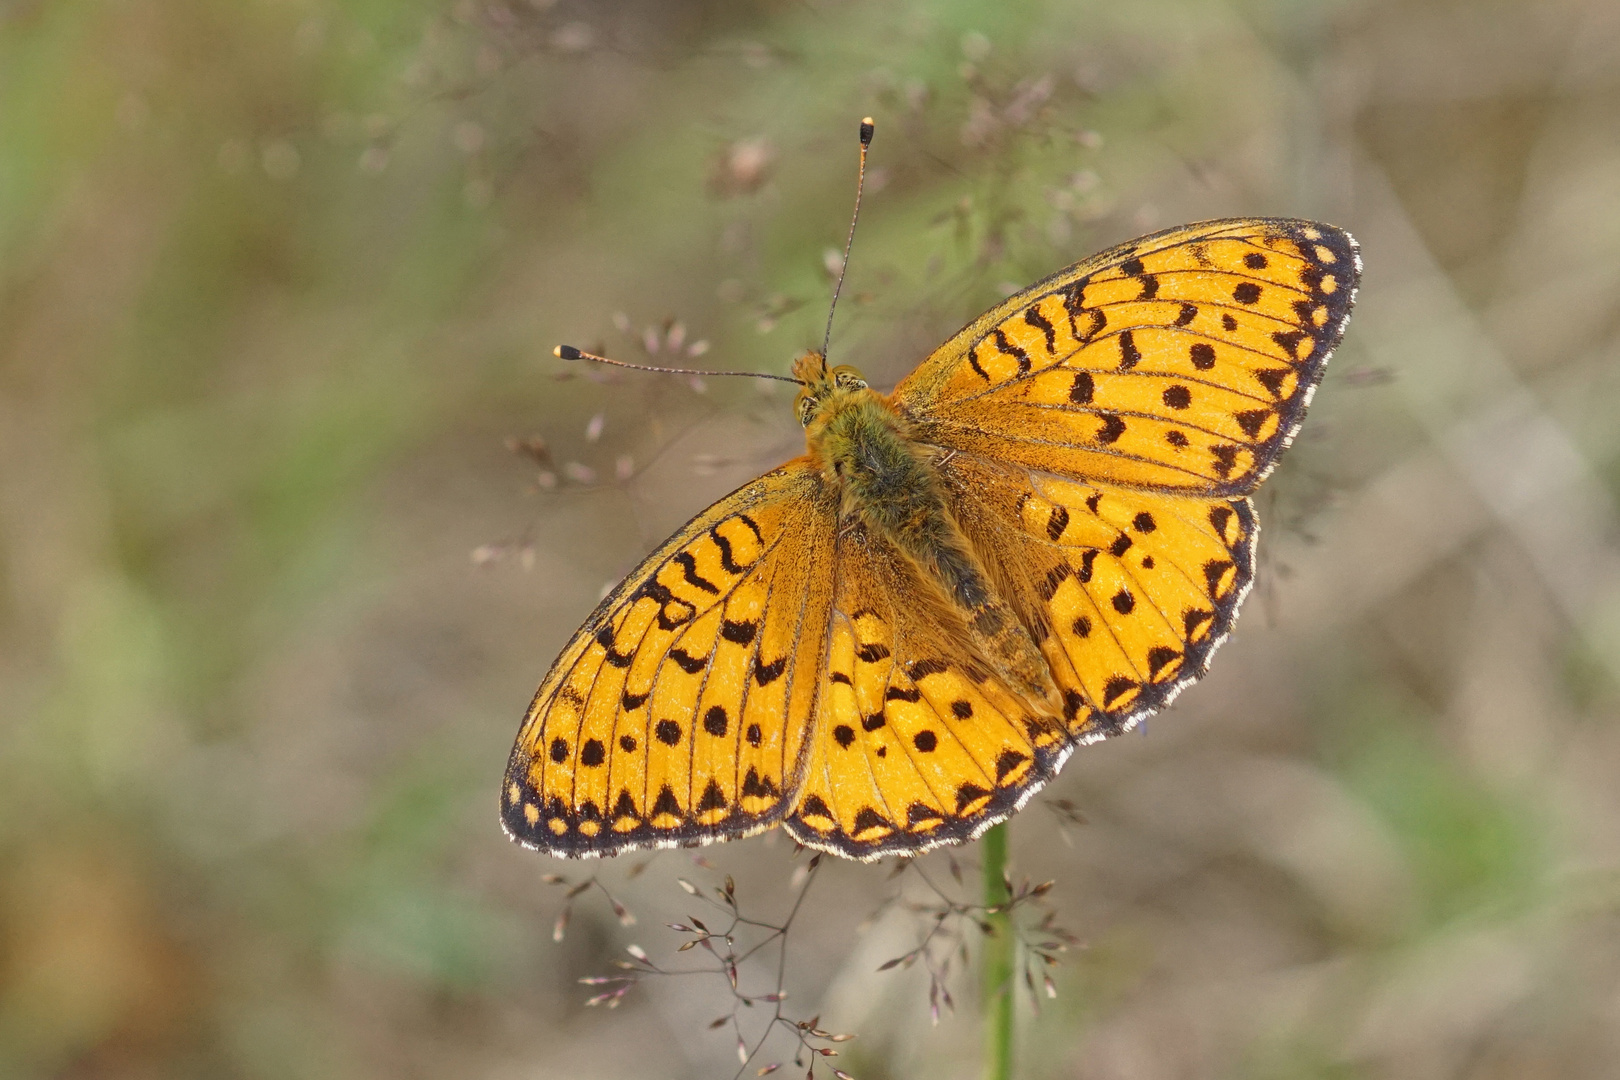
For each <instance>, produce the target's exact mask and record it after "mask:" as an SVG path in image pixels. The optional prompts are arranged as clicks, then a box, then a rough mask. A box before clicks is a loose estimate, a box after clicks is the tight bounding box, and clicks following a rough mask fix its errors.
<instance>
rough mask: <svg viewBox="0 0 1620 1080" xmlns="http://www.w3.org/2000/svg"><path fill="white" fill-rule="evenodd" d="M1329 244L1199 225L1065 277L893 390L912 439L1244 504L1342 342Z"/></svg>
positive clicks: (1239, 226)
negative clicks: (1237, 497) (1238, 497)
mask: <svg viewBox="0 0 1620 1080" xmlns="http://www.w3.org/2000/svg"><path fill="white" fill-rule="evenodd" d="M1360 273H1361V260H1360V256H1359V254H1358V252H1357V249H1356V244H1355V241H1354V240H1353V239H1352V238H1351V237H1350V234H1348V233H1346V232H1344V231H1343V230H1342V229H1338V228H1335V227H1333V226H1331V225H1324V224H1321V223H1319V222H1311V221H1296V220H1292V219H1283V218H1252V219H1234V220H1225V221H1210V222H1204V223H1202V224H1197V225H1188V226H1183V227H1181V228H1177V229H1170V230H1167V231H1165V232H1161V233H1155V234H1154V235H1152V236H1147V237H1143V238H1141V239H1139V240H1133V241H1131V242H1130V243H1127V244H1122V245H1120V246H1118V247H1115V248H1111V249H1109V250H1108V251H1105V252H1102V253H1101V254H1099V255H1095V256H1093V257H1091V258H1089V259H1086V260H1084V261H1082V262H1079V263H1076V264H1075V265H1074V266H1071V267H1069V268H1068V269H1067V270H1064V271H1062V272H1060V273H1058V274H1055V275H1053V276H1052V277H1049V278H1047V279H1046V280H1044V281H1041V282H1038V283H1036V284H1035V285H1032V286H1030V287H1029V288H1028V289H1025V290H1024V291H1022V292H1020V293H1018V294H1017V295H1015V296H1013V297H1011V298H1009V299H1008V300H1007V301H1005V302H1004V303H1002V304H999V305H997V306H996V307H995V308H993V309H992V310H990V311H989V312H987V313H986V314H984V315H983V316H981V317H980V318H978V319H976V320H975V321H974V322H973V323H971V324H969V325H968V326H967V327H965V328H964V329H963V330H961V331H960V332H959V333H957V334H956V335H955V336H954V337H952V338H951V339H950V340H949V341H948V342H946V343H945V344H944V345H942V346H940V348H939V349H937V350H935V352H934V353H933V355H931V356H930V357H929V358H928V359H927V360H925V361H924V362H923V364H922V365H921V366H919V367H918V368H917V370H916V371H914V372H913V373H912V374H911V375H909V376H908V377H907V378H906V379H905V380H904V381H902V382H901V383H900V385H899V386H898V387H897V388H896V389H895V392H894V395H893V398H892V400H893V401H894V403H895V404H896V406H897V407H898V408H899V409H900V411H901V412H902V413H903V414H904V415H906V416H907V417H909V418H911V420H912V421H913V424H914V428H915V437H916V438H917V439H918V440H919V441H922V442H927V443H932V444H935V445H937V446H941V447H945V448H948V449H954V450H960V451H964V452H968V453H972V454H977V455H980V456H983V457H987V458H994V459H998V460H1003V461H1009V462H1016V463H1018V464H1020V465H1023V466H1026V467H1028V468H1032V469H1038V470H1043V471H1046V472H1052V473H1058V474H1061V475H1065V476H1073V477H1078V478H1084V479H1086V480H1090V481H1095V482H1100V483H1112V484H1117V485H1122V486H1127V487H1132V488H1139V489H1147V490H1153V491H1164V492H1183V493H1187V494H1198V495H1205V496H1213V497H1230V496H1234V495H1244V494H1247V493H1249V492H1251V491H1253V490H1254V488H1255V486H1256V485H1257V484H1259V483H1260V481H1261V480H1263V479H1264V478H1265V476H1266V474H1267V473H1268V472H1269V471H1270V470H1271V468H1272V466H1273V465H1275V464H1276V461H1277V458H1278V456H1279V455H1280V454H1281V453H1282V451H1283V449H1284V448H1285V447H1286V446H1287V445H1288V443H1289V441H1290V440H1291V439H1292V438H1293V435H1294V432H1295V431H1296V430H1297V429H1298V427H1299V424H1300V421H1301V420H1302V419H1303V418H1304V414H1305V408H1306V406H1307V405H1308V404H1309V403H1310V399H1311V394H1312V391H1313V390H1314V389H1315V387H1316V384H1317V383H1318V381H1320V379H1321V377H1322V373H1323V370H1324V367H1325V365H1326V363H1327V359H1328V356H1329V354H1330V353H1331V352H1332V351H1333V349H1334V347H1335V346H1336V345H1337V344H1338V342H1339V338H1340V337H1341V336H1342V335H1343V333H1344V327H1345V323H1346V320H1347V319H1348V317H1349V314H1350V308H1351V305H1352V303H1353V302H1354V299H1355V292H1356V286H1357V283H1358V281H1359V278H1360Z"/></svg>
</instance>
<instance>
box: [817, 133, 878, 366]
mask: <svg viewBox="0 0 1620 1080" xmlns="http://www.w3.org/2000/svg"><path fill="white" fill-rule="evenodd" d="M876 130H877V127H876V125H874V124H873V123H872V118H871V117H870V116H868V117H864V118H863V119H862V120H861V168H860V172H858V173H856V174H855V213H853V214H851V215H850V218H849V236H848V237H847V238H846V239H845V240H844V261H843V262H841V263H839V264H838V283H837V284H836V285H834V286H833V297H832V303H831V304H830V305H829V306H828V308H827V332H826V334H824V335H822V338H821V355H822V357H823V358H825V357H826V355H827V346H829V345H831V344H832V322H833V312H834V311H836V310H838V294H839V293H840V292H842V291H843V289H844V272H845V271H846V270H848V269H849V251H850V249H851V248H852V247H854V246H855V223H856V222H857V221H859V220H861V189H862V188H864V187H865V186H866V150H867V148H868V147H869V146H871V145H872V133H873V132H874V131H876Z"/></svg>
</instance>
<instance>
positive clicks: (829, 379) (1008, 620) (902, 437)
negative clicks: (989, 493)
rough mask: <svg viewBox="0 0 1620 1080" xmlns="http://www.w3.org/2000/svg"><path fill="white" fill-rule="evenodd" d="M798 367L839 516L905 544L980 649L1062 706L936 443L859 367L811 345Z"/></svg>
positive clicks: (814, 452) (808, 430) (814, 447)
mask: <svg viewBox="0 0 1620 1080" xmlns="http://www.w3.org/2000/svg"><path fill="white" fill-rule="evenodd" d="M794 373H795V374H796V375H799V377H800V378H802V379H804V380H805V382H806V388H805V390H804V391H802V392H801V393H800V395H799V414H800V418H801V419H802V420H803V421H804V423H805V437H806V440H807V442H808V444H809V448H810V454H811V457H812V458H813V459H814V460H815V462H816V464H817V465H818V467H820V469H821V471H822V474H823V476H825V477H826V479H827V481H828V482H829V483H830V484H832V485H834V486H835V487H836V488H837V489H838V490H839V492H840V498H841V506H842V514H841V516H842V517H843V518H844V519H845V520H857V521H860V522H861V523H863V524H864V525H865V526H866V528H867V529H868V530H869V531H870V532H872V533H874V534H876V535H878V536H881V537H882V538H884V539H885V540H887V541H888V542H889V543H891V544H893V545H894V546H895V547H896V548H897V549H898V550H899V551H901V552H903V553H904V554H905V555H906V556H907V557H908V558H909V560H910V561H911V563H912V564H913V565H914V566H915V567H916V569H917V571H918V574H919V576H920V577H922V579H923V580H924V581H926V582H928V583H929V584H930V585H931V586H932V587H934V588H935V589H936V590H937V592H938V597H937V599H939V600H942V601H943V602H944V603H945V604H946V605H948V606H949V607H950V608H951V609H953V610H954V611H955V612H956V613H957V614H958V615H959V616H960V617H961V621H962V624H963V626H964V628H965V630H966V632H967V634H968V635H969V637H970V638H971V639H972V642H973V646H974V651H975V652H977V653H978V654H979V655H980V656H982V657H983V658H984V659H985V660H986V661H987V662H988V663H989V664H990V665H991V666H992V667H993V668H994V669H995V670H996V671H997V673H998V674H1000V675H1001V676H1002V678H1004V679H1005V680H1006V681H1007V682H1008V683H1009V684H1010V685H1011V686H1013V687H1014V688H1016V689H1017V690H1019V691H1021V692H1022V693H1023V694H1024V695H1025V696H1026V697H1028V698H1029V699H1030V700H1031V701H1034V702H1046V703H1049V704H1050V705H1051V707H1052V709H1053V711H1054V712H1056V711H1057V708H1058V706H1057V702H1058V695H1057V690H1056V687H1055V686H1054V684H1053V682H1052V677H1051V672H1050V671H1049V669H1048V668H1047V666H1046V661H1045V660H1044V659H1043V658H1042V656H1041V654H1040V650H1039V649H1038V648H1037V646H1036V644H1035V641H1034V639H1033V638H1032V637H1031V636H1030V634H1029V631H1028V629H1026V628H1025V626H1024V625H1023V624H1022V623H1021V622H1020V621H1019V620H1018V617H1017V615H1016V614H1015V613H1014V611H1013V610H1012V608H1011V607H1010V606H1009V605H1008V604H1007V603H1006V601H1005V600H1003V599H1002V597H1001V596H1000V595H998V594H997V592H996V590H995V588H994V586H993V585H992V583H991V576H990V575H989V574H988V573H987V572H986V570H985V566H984V563H983V561H982V559H981V558H980V556H979V554H978V552H976V551H975V550H974V548H973V545H972V544H971V543H970V542H969V540H968V539H967V537H966V536H965V535H964V534H963V532H962V530H961V528H960V527H959V526H958V525H957V523H956V521H955V519H954V518H953V517H952V515H951V513H950V511H949V509H948V508H947V505H946V501H945V497H944V491H943V487H942V483H941V480H940V475H939V467H938V465H937V463H936V462H937V456H936V455H937V454H938V451H937V450H935V449H934V448H932V447H929V446H926V445H923V444H920V443H917V442H916V441H914V440H913V439H912V438H911V434H910V430H909V425H908V424H907V422H906V420H905V418H904V417H902V416H900V415H899V414H898V413H897V412H896V411H895V410H894V408H893V406H892V405H891V404H890V403H889V401H888V400H887V399H885V398H884V397H883V396H881V395H880V394H878V393H877V392H876V391H874V390H872V389H870V388H869V387H868V386H867V385H866V382H865V380H864V379H862V378H861V377H860V374H859V372H856V371H855V370H854V369H853V368H849V367H839V368H833V369H828V368H826V366H825V364H824V362H822V361H821V357H820V355H819V354H816V353H809V354H806V356H804V357H801V358H800V360H799V362H798V363H796V364H795V367H794ZM918 599H919V600H924V599H926V598H922V597H919V598H918Z"/></svg>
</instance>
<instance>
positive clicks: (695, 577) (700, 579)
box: [674, 551, 720, 596]
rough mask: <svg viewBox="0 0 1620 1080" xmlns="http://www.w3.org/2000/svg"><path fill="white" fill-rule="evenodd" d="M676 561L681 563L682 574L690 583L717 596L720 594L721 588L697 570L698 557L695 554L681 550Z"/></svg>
mask: <svg viewBox="0 0 1620 1080" xmlns="http://www.w3.org/2000/svg"><path fill="white" fill-rule="evenodd" d="M674 561H675V562H677V563H679V564H680V566H681V575H682V576H683V577H684V578H686V582H687V584H688V585H693V586H696V587H697V588H699V589H702V590H703V591H704V592H706V593H711V594H713V595H715V596H718V595H719V594H720V589H719V588H718V587H717V586H716V585H715V584H714V582H712V581H710V580H709V579H707V578H705V577H704V576H703V575H701V574H699V573H698V572H697V558H696V557H695V556H693V554H692V553H691V552H690V551H683V552H681V553H680V554H679V555H677V556H675V559H674Z"/></svg>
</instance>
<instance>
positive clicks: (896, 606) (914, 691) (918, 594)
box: [785, 521, 1065, 859]
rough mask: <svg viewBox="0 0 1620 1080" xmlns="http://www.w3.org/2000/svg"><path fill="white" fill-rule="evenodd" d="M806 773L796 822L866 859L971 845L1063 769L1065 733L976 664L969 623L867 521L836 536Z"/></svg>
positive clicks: (842, 851) (806, 838)
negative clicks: (941, 602) (942, 603)
mask: <svg viewBox="0 0 1620 1080" xmlns="http://www.w3.org/2000/svg"><path fill="white" fill-rule="evenodd" d="M836 561H837V582H836V586H835V593H834V599H833V605H832V610H831V613H830V617H831V622H830V626H829V628H828V635H827V637H826V649H827V660H826V667H825V673H824V674H823V676H822V678H821V688H820V694H819V699H818V702H817V707H816V719H815V724H814V728H813V731H812V733H811V735H810V744H809V746H808V749H807V758H808V767H807V769H806V770H805V773H804V778H803V786H802V788H801V790H800V791H799V794H798V798H797V800H796V805H795V806H794V809H793V811H792V813H791V814H790V815H789V816H788V817H787V820H786V822H785V825H786V828H787V829H788V831H789V832H790V833H792V834H793V836H794V837H795V838H796V839H798V840H799V841H800V842H801V843H804V844H806V845H808V846H811V847H816V848H820V849H823V850H826V851H832V852H835V853H837V854H839V855H843V856H846V857H850V858H857V859H874V858H877V857H879V856H882V855H889V854H903V853H908V852H916V851H921V850H925V849H927V848H931V847H935V846H937V845H940V844H945V843H951V842H956V841H961V840H966V839H969V838H971V837H974V836H977V835H979V833H980V832H982V831H983V830H984V829H986V828H988V827H989V826H991V825H993V824H994V823H996V822H997V821H1000V820H1002V819H1003V818H1005V817H1007V815H1009V814H1011V813H1012V812H1013V811H1014V810H1016V809H1017V808H1018V807H1019V806H1021V805H1023V803H1024V801H1025V800H1026V799H1028V798H1029V796H1030V795H1032V794H1033V793H1034V792H1035V791H1036V790H1038V789H1039V788H1040V787H1041V785H1042V784H1044V783H1045V782H1046V781H1047V780H1048V779H1050V778H1051V776H1052V775H1053V774H1054V773H1055V771H1056V767H1057V763H1058V761H1057V755H1059V754H1060V753H1062V752H1063V748H1064V744H1065V733H1064V730H1063V727H1062V725H1061V724H1060V723H1059V722H1058V721H1057V720H1055V719H1054V718H1049V717H1044V716H1041V715H1039V714H1037V713H1036V712H1035V711H1033V710H1032V709H1031V707H1030V705H1029V704H1028V703H1026V702H1025V701H1024V700H1023V699H1022V698H1021V697H1020V696H1019V695H1018V694H1016V693H1014V692H1013V691H1012V690H1010V689H1009V688H1008V687H1007V686H1006V685H1004V684H1003V683H1002V682H1001V680H1000V679H998V678H997V677H995V676H994V675H993V674H992V673H991V672H990V670H989V669H988V668H987V667H986V666H985V665H984V664H983V662H982V661H980V660H979V659H977V658H976V657H975V656H974V653H973V649H972V647H971V645H969V644H968V640H969V639H968V638H967V635H966V632H965V629H964V628H963V627H962V625H961V622H960V616H959V615H956V614H954V613H952V612H950V611H947V610H942V609H941V608H940V607H939V606H936V605H935V603H934V602H933V601H931V600H930V599H929V597H930V596H932V595H933V593H934V590H933V589H932V588H931V587H929V586H927V585H925V584H924V583H923V582H922V581H920V580H919V579H918V577H917V572H916V570H915V569H914V568H913V566H912V564H911V563H910V562H909V561H908V560H907V559H906V557H905V556H903V555H902V554H900V553H899V552H898V551H897V550H896V549H895V548H894V547H893V546H892V545H891V544H889V543H888V542H887V541H886V540H884V539H882V538H881V537H880V536H877V535H875V534H873V533H872V532H870V531H868V529H867V528H866V526H865V525H863V524H861V523H859V522H858V521H856V522H852V523H850V524H847V525H846V526H845V528H844V530H843V531H842V533H841V534H840V536H839V539H838V549H837V556H836Z"/></svg>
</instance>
